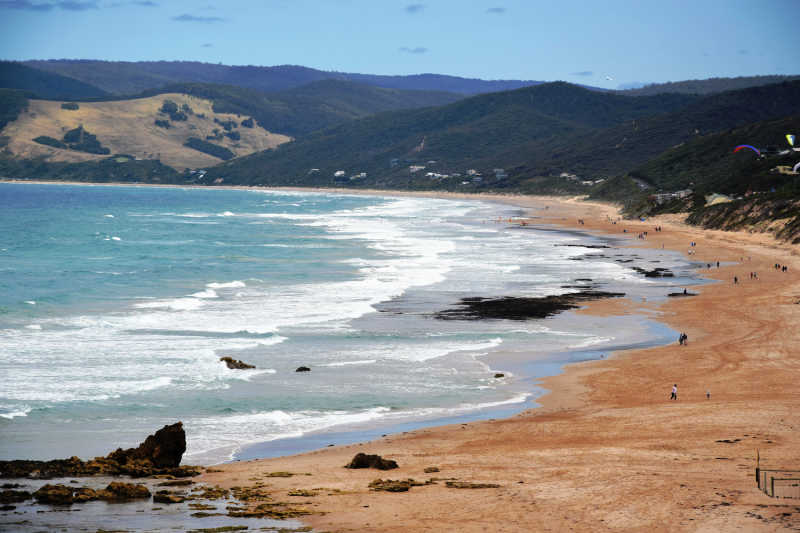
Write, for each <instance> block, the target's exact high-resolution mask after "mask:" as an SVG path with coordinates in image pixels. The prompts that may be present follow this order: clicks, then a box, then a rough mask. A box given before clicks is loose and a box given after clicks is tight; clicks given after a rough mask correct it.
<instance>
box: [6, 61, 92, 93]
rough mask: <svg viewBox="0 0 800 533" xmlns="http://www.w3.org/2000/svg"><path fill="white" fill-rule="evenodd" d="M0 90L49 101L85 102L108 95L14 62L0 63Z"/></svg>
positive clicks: (64, 77) (76, 81)
mask: <svg viewBox="0 0 800 533" xmlns="http://www.w3.org/2000/svg"><path fill="white" fill-rule="evenodd" d="M0 88H4V89H19V90H21V91H25V92H27V93H30V94H31V96H35V97H37V98H43V99H49V100H86V99H91V98H98V97H102V96H106V95H107V94H108V93H106V92H105V91H103V90H101V89H98V88H97V87H94V86H92V85H89V84H87V83H84V82H82V81H78V80H76V79H73V78H69V77H66V76H62V75H60V74H56V73H51V72H45V71H42V70H39V69H35V68H31V67H28V66H25V65H23V64H22V63H17V62H14V61H0Z"/></svg>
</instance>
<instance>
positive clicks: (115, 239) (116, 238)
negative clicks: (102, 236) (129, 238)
mask: <svg viewBox="0 0 800 533" xmlns="http://www.w3.org/2000/svg"><path fill="white" fill-rule="evenodd" d="M111 240H112V241H121V240H122V239H120V238H119V237H111Z"/></svg>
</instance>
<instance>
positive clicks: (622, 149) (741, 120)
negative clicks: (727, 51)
mask: <svg viewBox="0 0 800 533" xmlns="http://www.w3.org/2000/svg"><path fill="white" fill-rule="evenodd" d="M646 98H653V97H652V96H648V97H646ZM798 113H800V80H798V81H790V82H783V83H778V84H774V85H766V86H761V87H751V88H749V89H743V90H739V91H728V92H725V93H719V94H712V95H710V96H706V97H703V98H699V99H697V100H695V101H693V102H691V103H689V104H688V105H687V106H685V107H683V108H681V109H677V110H675V111H672V112H670V113H665V114H660V115H652V116H648V117H643V118H640V119H637V120H631V121H627V122H625V123H623V124H620V125H617V126H613V127H611V128H607V129H604V130H596V131H592V132H589V133H588V134H585V135H582V136H575V137H572V138H560V139H555V140H554V142H551V143H547V144H544V145H535V146H530V147H529V149H528V157H527V159H526V162H525V164H524V165H523V166H521V168H520V169H519V170H518V174H517V176H518V178H519V179H520V180H521V181H524V180H525V179H528V178H533V177H535V176H542V175H550V174H554V173H555V174H557V173H560V172H565V171H566V172H571V173H575V174H578V175H579V176H583V177H586V178H589V179H592V178H600V177H610V176H614V175H619V174H625V173H627V172H629V171H631V170H633V169H636V168H637V167H639V166H641V165H643V164H645V163H646V162H647V161H650V160H651V159H653V158H655V157H657V156H659V155H660V154H662V153H663V152H664V151H666V150H668V149H670V148H672V147H674V146H678V145H680V144H681V143H685V142H688V141H690V140H692V139H694V138H696V137H700V136H703V135H708V134H711V133H716V132H720V131H724V130H727V129H731V128H737V127H741V126H744V125H747V124H750V123H753V122H759V121H764V120H774V119H780V118H785V117H789V116H793V115H796V114H798Z"/></svg>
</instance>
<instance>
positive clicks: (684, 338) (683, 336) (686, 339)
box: [678, 333, 689, 346]
mask: <svg viewBox="0 0 800 533" xmlns="http://www.w3.org/2000/svg"><path fill="white" fill-rule="evenodd" d="M688 343H689V335H687V334H686V333H681V334H680V335H679V336H678V344H680V345H681V346H684V345H686V344H688Z"/></svg>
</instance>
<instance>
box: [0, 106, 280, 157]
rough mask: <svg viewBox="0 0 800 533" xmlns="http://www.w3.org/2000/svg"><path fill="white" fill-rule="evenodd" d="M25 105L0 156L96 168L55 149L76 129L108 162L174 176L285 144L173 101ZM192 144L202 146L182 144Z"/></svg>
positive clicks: (238, 119)
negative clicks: (159, 166) (158, 166)
mask: <svg viewBox="0 0 800 533" xmlns="http://www.w3.org/2000/svg"><path fill="white" fill-rule="evenodd" d="M0 96H2V95H0ZM2 101H3V100H2V99H0V102H2ZM167 102H170V103H171V106H172V107H171V108H170V107H169V106H168V105H166V103H167ZM27 105H28V107H27V111H24V112H21V114H19V116H18V118H17V119H16V120H14V121H13V122H9V123H8V124H7V125H5V127H4V128H3V129H2V131H0V136H2V137H4V138H6V141H5V149H6V150H8V151H9V152H10V153H11V154H12V155H13V157H15V158H17V159H30V160H33V159H41V160H44V161H49V162H56V161H60V162H81V161H98V160H102V159H103V155H102V154H101V153H86V151H79V150H75V149H67V146H65V145H64V143H63V142H61V141H62V138H63V137H64V135H65V134H66V133H68V132H70V131H71V130H74V129H75V128H78V127H81V126H82V130H83V131H85V132H87V133H89V134H91V135H94V136H96V137H97V139H96V140H97V142H98V143H99V144H100V145H102V147H104V148H106V147H107V148H108V149H109V150H110V153H112V154H127V155H128V156H130V158H135V159H149V160H160V161H161V162H163V163H164V164H166V165H169V166H172V167H174V168H176V169H179V170H183V169H184V168H186V167H190V168H197V167H206V166H212V165H215V164H217V163H219V162H221V160H222V159H223V158H224V157H222V158H221V157H220V155H218V154H228V153H229V152H228V151H230V152H232V153H233V154H234V155H245V154H249V153H253V152H257V151H261V150H265V149H269V148H273V147H275V146H277V145H278V144H281V143H284V142H287V141H288V140H289V139H290V138H289V137H287V136H284V135H279V134H273V133H270V132H269V131H266V130H264V129H262V128H258V127H255V123H254V122H253V123H250V122H247V121H248V119H251V117H249V116H247V115H243V116H241V115H240V116H237V115H236V114H229V113H220V112H216V111H214V110H213V109H212V103H211V102H210V101H209V100H205V99H201V98H197V97H194V96H190V95H185V94H178V93H169V94H161V95H158V96H153V97H150V98H138V99H128V100H117V101H103V102H80V103H77V104H76V103H71V104H67V105H64V104H63V103H62V102H61V101H50V100H29V101H28V102H27ZM243 123H248V124H250V126H251V127H247V126H245V125H244V124H243ZM191 138H197V139H199V140H201V141H203V143H206V144H203V143H197V142H193V143H189V139H191ZM187 143H189V145H187ZM208 144H211V145H212V146H208ZM193 146H194V147H195V148H193ZM214 146H217V147H219V148H217V149H215V148H213V147H214ZM198 147H199V148H200V149H198ZM225 157H227V155H225ZM48 172H50V171H49V170H48Z"/></svg>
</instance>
